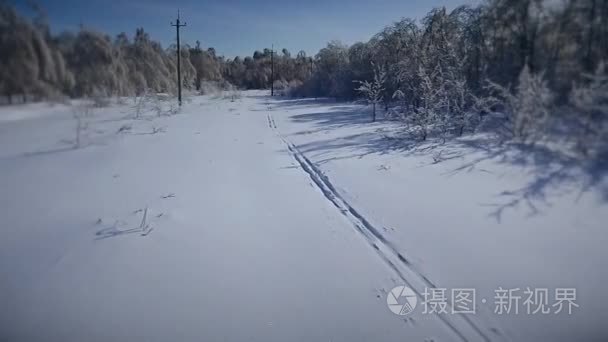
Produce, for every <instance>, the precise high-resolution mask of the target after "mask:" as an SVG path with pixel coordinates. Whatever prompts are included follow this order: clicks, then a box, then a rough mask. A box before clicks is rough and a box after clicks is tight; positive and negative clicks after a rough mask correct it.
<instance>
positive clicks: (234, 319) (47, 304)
mask: <svg viewBox="0 0 608 342" xmlns="http://www.w3.org/2000/svg"><path fill="white" fill-rule="evenodd" d="M81 107H82V104H75V105H73V106H66V105H59V104H56V105H53V106H50V105H48V104H31V105H23V106H13V107H2V108H0V189H1V191H0V217H2V221H1V222H2V225H1V227H2V228H1V231H0V233H1V238H0V303H2V310H1V311H0V340H8V341H34V340H45V341H82V340H86V341H106V340H120V341H167V340H180V341H201V340H205V341H217V340H224V341H242V340H252V341H293V340H296V341H370V340H373V341H404V340H406V341H431V340H432V341H452V340H455V341H459V340H468V341H483V340H497V341H502V340H530V341H533V340H564V341H570V340H592V339H597V340H603V339H605V338H606V337H607V336H608V326H606V325H605V324H604V321H606V320H607V319H608V314H607V313H606V311H605V308H604V306H605V305H606V304H608V294H606V293H605V292H604V289H603V284H606V281H608V274H607V272H606V269H608V251H607V250H606V248H605V246H606V244H607V243H608V232H607V231H606V229H605V226H606V225H605V223H604V224H602V222H607V221H608V210H606V209H607V203H606V201H607V196H606V195H607V193H608V192H607V191H606V184H605V183H602V181H601V180H599V181H597V179H594V181H593V182H589V181H587V178H586V175H585V174H583V173H580V174H579V173H578V171H577V169H576V167H573V166H571V165H569V164H568V163H566V162H565V161H561V162H557V161H555V160H554V159H547V158H546V157H544V155H539V154H538V153H532V154H521V153H517V152H516V150H515V149H512V148H509V147H508V146H507V147H505V146H502V147H499V146H494V145H492V144H491V143H490V142H488V141H485V140H483V138H482V137H479V136H478V137H470V138H467V139H462V140H458V141H455V142H449V143H447V144H445V145H433V144H423V145H418V146H406V145H404V144H403V140H402V139H396V138H395V136H397V135H398V132H399V127H398V126H397V125H395V124H392V123H390V122H380V123H376V124H370V123H368V121H369V117H368V115H367V109H365V108H363V107H360V106H354V105H347V104H340V103H334V102H331V101H326V100H324V101H313V100H286V99H270V98H269V97H267V96H265V93H263V92H247V93H245V96H244V97H243V98H241V99H239V100H237V101H234V102H232V101H230V99H229V98H223V97H209V96H201V97H193V98H191V100H190V101H188V102H187V103H186V104H185V105H184V107H183V109H182V110H181V111H180V113H178V114H176V115H157V113H156V112H155V111H154V110H152V108H149V110H147V111H146V112H145V113H144V115H143V116H142V117H141V118H138V119H135V118H134V116H135V108H133V104H132V101H131V100H128V101H127V103H125V104H121V105H119V104H114V105H112V106H110V107H106V108H100V109H95V110H93V111H92V112H91V113H88V114H87V115H86V116H85V117H84V118H82V119H81V127H82V129H81V136H80V147H79V148H74V145H75V143H74V141H75V140H76V138H75V137H76V129H75V127H76V124H77V123H76V120H75V119H74V118H73V115H74V112H75V111H76V112H77V113H81V112H82V110H78V109H74V108H81ZM398 285H406V286H409V287H411V288H413V289H414V291H416V292H417V293H418V295H419V296H420V297H419V298H418V306H417V307H416V308H415V309H414V312H413V313H411V314H408V315H404V316H399V315H395V314H393V313H392V312H391V311H390V310H389V308H388V307H387V293H388V292H389V291H390V290H391V289H392V288H393V287H395V286H398ZM432 287H435V288H436V289H443V288H445V289H446V290H447V292H446V294H447V296H448V297H450V296H451V293H450V291H451V290H452V289H456V288H468V289H470V288H474V289H475V290H476V300H477V303H476V304H477V307H476V313H474V314H453V313H451V312H450V311H451V309H452V307H451V306H447V310H448V313H445V314H443V313H442V314H433V313H424V312H423V305H422V303H421V302H422V300H423V298H422V296H423V293H424V291H425V289H427V288H432ZM526 287H530V288H532V289H535V288H537V289H543V288H547V289H548V290H549V291H550V292H549V295H550V297H549V298H548V300H549V306H550V305H551V304H553V302H554V292H553V291H554V290H555V289H556V288H574V289H576V295H577V298H576V301H575V303H576V304H577V305H578V307H574V308H573V312H572V314H570V315H569V314H567V312H565V311H567V307H565V308H564V311H563V312H561V313H559V314H555V313H554V312H555V311H556V308H555V307H551V313H549V314H541V313H537V314H535V315H532V314H527V313H526V307H525V306H524V304H523V301H524V300H525V299H526V298H525V297H526V296H525V295H524V293H523V290H525V288H526ZM499 288H504V289H513V288H520V289H521V293H519V295H520V296H521V297H522V298H521V300H520V303H519V314H515V313H514V312H513V311H511V312H510V313H508V314H507V313H503V314H502V315H500V314H498V313H495V312H494V310H495V298H494V296H495V292H494V291H495V290H496V289H499ZM482 299H485V303H482ZM400 303H402V302H400ZM512 310H514V309H512Z"/></svg>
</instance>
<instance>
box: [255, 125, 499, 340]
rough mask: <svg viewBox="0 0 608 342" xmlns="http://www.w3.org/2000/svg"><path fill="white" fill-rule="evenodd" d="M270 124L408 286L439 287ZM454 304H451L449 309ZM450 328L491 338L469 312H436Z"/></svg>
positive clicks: (463, 337)
mask: <svg viewBox="0 0 608 342" xmlns="http://www.w3.org/2000/svg"><path fill="white" fill-rule="evenodd" d="M267 119H268V126H269V127H270V128H271V129H273V130H274V131H275V133H276V134H277V136H278V137H279V138H280V139H281V140H282V141H283V143H284V144H285V145H286V146H287V149H288V151H289V153H290V154H291V155H292V156H293V158H294V159H295V160H296V161H297V162H298V164H299V165H300V167H301V168H302V170H304V171H305V172H306V173H307V174H308V176H309V177H310V179H311V180H312V181H313V182H314V184H315V185H316V187H317V189H318V190H320V191H321V193H322V194H323V195H324V196H325V198H326V199H327V200H329V201H330V202H331V203H332V204H333V205H334V206H335V207H336V208H337V209H338V210H340V212H341V213H342V215H344V216H345V217H346V218H347V219H348V220H349V221H350V222H351V223H352V225H353V227H354V228H355V229H356V231H357V232H359V233H360V234H361V235H362V236H363V237H364V238H365V240H366V241H367V242H368V243H369V244H370V245H371V246H372V247H373V248H374V249H375V250H376V251H377V252H378V254H379V256H380V257H381V258H382V259H383V260H384V262H385V263H386V264H387V265H388V266H389V267H390V268H391V269H392V270H394V271H395V273H397V275H398V276H399V278H401V280H402V281H403V282H404V284H405V285H407V286H409V287H410V288H412V289H413V290H414V291H416V292H417V294H418V296H420V297H421V298H423V295H422V293H423V291H424V288H436V287H437V286H436V285H435V284H434V283H433V282H432V281H431V280H429V279H428V277H426V276H425V275H424V274H423V273H422V272H421V271H420V270H419V269H418V268H417V267H416V266H415V265H413V264H412V263H410V262H409V261H408V259H407V258H405V257H404V256H403V255H402V254H401V253H399V252H398V251H397V249H396V248H395V247H394V246H393V245H392V244H391V243H390V242H389V241H387V239H386V238H385V237H384V236H383V235H382V234H381V233H380V230H378V229H377V228H376V227H375V226H374V225H373V224H372V223H371V222H370V221H369V220H368V219H367V218H365V216H363V215H362V214H361V213H360V212H359V211H357V210H356V209H355V208H353V206H352V205H350V204H349V203H348V202H347V201H346V200H345V199H344V198H343V197H342V196H340V194H339V193H338V191H337V190H336V188H335V187H334V185H333V184H332V183H331V182H330V180H329V179H328V177H327V176H325V175H324V174H323V172H321V171H320V170H319V169H318V168H317V167H316V166H315V165H314V163H312V162H311V161H310V160H309V159H308V158H307V157H306V156H305V155H304V154H303V153H302V152H301V151H300V150H299V149H298V148H297V147H296V145H295V144H293V143H292V142H291V141H289V139H287V138H286V137H285V136H284V135H282V134H281V132H280V131H279V129H278V128H277V125H276V123H275V121H274V118H273V117H272V114H270V113H268V115H267ZM450 310H451V307H450V305H449V303H448V311H450ZM436 316H437V317H438V318H439V319H440V320H441V321H442V322H443V323H444V324H445V325H446V326H447V327H448V328H449V329H450V330H451V331H453V332H454V333H455V334H456V335H457V336H458V337H459V338H460V339H461V340H463V341H476V340H482V341H492V338H491V336H490V334H489V331H485V329H482V328H480V326H479V325H478V323H476V322H474V321H473V320H472V319H471V317H470V316H467V315H466V314H450V315H446V314H437V315H436ZM491 331H492V332H493V333H494V334H495V337H496V338H498V339H499V340H505V338H504V335H502V334H501V333H500V332H499V330H498V329H496V328H492V329H491Z"/></svg>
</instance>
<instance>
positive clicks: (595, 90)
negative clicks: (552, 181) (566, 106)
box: [570, 63, 608, 155]
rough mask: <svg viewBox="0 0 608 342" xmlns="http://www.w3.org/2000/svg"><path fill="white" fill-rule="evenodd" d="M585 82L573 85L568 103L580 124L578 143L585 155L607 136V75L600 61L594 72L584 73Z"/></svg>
mask: <svg viewBox="0 0 608 342" xmlns="http://www.w3.org/2000/svg"><path fill="white" fill-rule="evenodd" d="M585 78H586V79H587V83H586V84H578V85H575V86H574V87H573V89H572V92H571V94H570V103H571V105H572V107H573V109H574V111H575V113H576V115H577V116H578V119H579V121H580V123H581V126H582V131H581V134H580V135H579V137H578V139H577V140H578V145H579V148H580V150H581V152H582V153H583V154H585V155H587V154H589V152H590V150H592V149H593V148H594V147H596V146H597V145H598V144H599V143H601V142H602V141H603V140H605V139H606V138H608V136H607V128H606V125H607V124H608V75H606V70H605V64H604V63H601V64H600V65H599V66H598V67H597V69H596V71H595V73H593V74H585Z"/></svg>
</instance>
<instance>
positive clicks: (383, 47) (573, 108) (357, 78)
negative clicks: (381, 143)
mask: <svg viewBox="0 0 608 342" xmlns="http://www.w3.org/2000/svg"><path fill="white" fill-rule="evenodd" d="M607 59H608V0H563V1H551V0H547V1H543V0H488V1H485V2H483V3H482V4H480V5H478V6H474V7H472V6H462V7H458V8H456V9H454V10H453V11H451V12H448V11H446V9H445V8H436V9H433V10H432V11H430V12H429V13H428V14H427V15H426V17H424V18H423V19H422V20H421V21H420V22H417V21H415V20H413V19H402V20H400V21H398V22H396V23H393V24H392V25H390V26H387V27H386V28H385V29H383V30H382V31H381V32H379V33H378V34H376V35H375V36H373V37H372V38H371V39H370V40H369V41H368V42H365V43H356V44H353V45H352V46H346V45H343V44H340V43H339V42H331V43H329V44H328V45H327V47H325V48H324V49H322V50H321V51H320V52H319V53H318V54H317V55H316V56H315V60H314V72H313V75H312V77H311V78H309V79H308V80H306V81H305V82H304V83H303V85H302V86H300V87H298V88H296V89H292V90H290V92H291V93H292V94H295V95H302V96H332V97H339V98H346V99H352V98H356V97H358V96H363V97H364V98H366V99H367V100H368V101H369V103H371V104H372V105H373V111H374V118H375V116H376V113H375V111H376V106H381V107H384V108H383V109H384V112H388V114H390V115H392V116H393V117H395V118H398V119H401V120H403V121H404V122H405V123H407V124H408V127H409V128H411V130H412V132H414V133H415V134H416V135H417V136H418V137H419V138H420V139H422V140H424V139H426V138H427V137H428V136H429V135H430V134H436V135H438V136H441V137H442V138H446V137H448V136H457V135H461V134H463V133H465V132H470V131H475V130H477V129H478V128H479V126H480V125H481V124H484V123H487V121H488V120H489V119H490V118H497V117H500V119H499V120H495V121H497V122H499V123H500V129H501V130H506V132H505V133H507V134H510V135H511V136H512V137H513V138H514V139H516V140H518V141H521V142H534V141H537V140H538V139H541V138H547V137H548V135H549V134H548V133H549V132H550V131H551V132H553V133H555V132H561V133H559V134H558V135H561V136H562V138H563V137H564V135H565V136H567V138H573V139H571V141H572V142H573V144H570V145H575V149H576V151H578V152H582V153H583V155H589V154H591V153H599V154H600V155H601V154H602V153H603V155H601V156H603V158H606V157H607V156H608V151H606V145H608V144H607V142H608V134H607V131H608V129H607V127H606V126H607V123H608V75H607V73H606V68H605V67H604V64H605V63H606V60H607ZM389 107H390V108H391V110H390V111H389ZM559 125H565V126H566V127H565V129H564V128H563V127H561V128H560V127H556V126H559ZM554 137H555V135H554Z"/></svg>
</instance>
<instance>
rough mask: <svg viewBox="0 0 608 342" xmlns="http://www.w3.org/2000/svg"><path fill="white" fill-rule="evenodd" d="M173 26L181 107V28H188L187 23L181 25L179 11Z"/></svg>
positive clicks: (178, 96) (178, 93) (178, 97)
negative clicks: (175, 36)
mask: <svg viewBox="0 0 608 342" xmlns="http://www.w3.org/2000/svg"><path fill="white" fill-rule="evenodd" d="M171 26H174V27H175V31H176V33H177V101H178V102H179V105H180V106H181V105H182V70H181V54H180V47H179V28H180V27H184V26H186V23H183V24H181V23H180V21H179V10H178V11H177V20H176V21H175V24H174V23H171Z"/></svg>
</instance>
